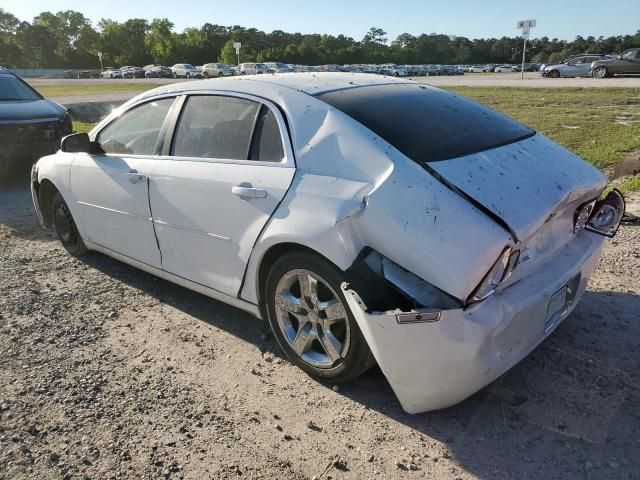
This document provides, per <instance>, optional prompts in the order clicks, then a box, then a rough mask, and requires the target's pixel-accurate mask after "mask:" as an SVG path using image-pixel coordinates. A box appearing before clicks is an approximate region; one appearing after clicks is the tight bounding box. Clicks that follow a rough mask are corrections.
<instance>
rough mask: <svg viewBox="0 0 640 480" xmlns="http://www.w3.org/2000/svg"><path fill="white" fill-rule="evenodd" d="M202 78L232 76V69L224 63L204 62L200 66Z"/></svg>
mask: <svg viewBox="0 0 640 480" xmlns="http://www.w3.org/2000/svg"><path fill="white" fill-rule="evenodd" d="M202 75H203V76H204V78H219V77H231V76H233V70H232V69H231V67H230V66H229V65H227V64H226V63H206V64H204V65H203V66H202Z"/></svg>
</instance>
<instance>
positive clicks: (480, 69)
mask: <svg viewBox="0 0 640 480" xmlns="http://www.w3.org/2000/svg"><path fill="white" fill-rule="evenodd" d="M489 71H490V70H489V67H488V66H487V65H472V66H470V67H469V70H468V72H469V73H486V72H489Z"/></svg>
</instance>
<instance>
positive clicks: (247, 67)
mask: <svg viewBox="0 0 640 480" xmlns="http://www.w3.org/2000/svg"><path fill="white" fill-rule="evenodd" d="M263 73H269V69H268V68H267V66H266V65H265V64H264V63H253V62H249V63H241V64H240V74H241V75H261V74H263Z"/></svg>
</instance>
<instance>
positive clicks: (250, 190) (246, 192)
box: [231, 182, 267, 199]
mask: <svg viewBox="0 0 640 480" xmlns="http://www.w3.org/2000/svg"><path fill="white" fill-rule="evenodd" d="M231 193H233V194H234V195H237V196H239V197H240V198H243V199H249V198H266V197H267V192H266V190H262V189H260V188H254V187H253V185H251V184H250V183H248V182H242V183H241V184H240V185H236V186H235V187H232V188H231Z"/></svg>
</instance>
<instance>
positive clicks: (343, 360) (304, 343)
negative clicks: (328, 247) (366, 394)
mask: <svg viewBox="0 0 640 480" xmlns="http://www.w3.org/2000/svg"><path fill="white" fill-rule="evenodd" d="M343 281H345V278H344V275H343V273H342V272H341V271H340V270H338V269H337V268H336V267H335V266H333V265H332V264H331V263H329V262H328V261H326V260H324V259H323V258H321V257H319V256H317V255H313V254H308V253H304V252H294V253H289V254H285V255H283V256H282V257H281V258H279V259H278V260H277V261H276V262H275V264H274V265H273V267H271V270H270V271H269V274H268V276H267V281H266V285H265V297H264V298H265V303H266V308H267V313H268V318H269V325H270V326H271V330H272V331H273V333H274V335H275V337H276V340H277V341H278V344H279V345H280V348H282V350H283V351H284V353H285V354H286V355H287V357H288V358H289V360H291V362H292V363H294V364H295V365H297V366H298V367H300V368H301V369H302V370H304V371H305V372H306V373H307V374H309V375H311V376H312V377H315V378H317V379H321V380H330V381H332V382H334V383H342V382H348V381H351V380H353V379H354V378H356V377H358V376H360V375H361V374H362V373H364V372H365V371H366V370H368V369H369V368H370V367H371V366H372V365H373V364H374V363H375V361H374V360H373V356H372V355H371V352H370V350H369V346H368V345H367V342H366V341H365V339H364V337H363V335H362V332H361V331H360V328H359V327H358V324H357V322H356V321H355V319H354V317H353V315H352V313H351V311H350V310H349V307H348V305H347V302H346V300H345V298H344V295H343V293H342V289H341V288H340V285H341V284H342V282H343Z"/></svg>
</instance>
